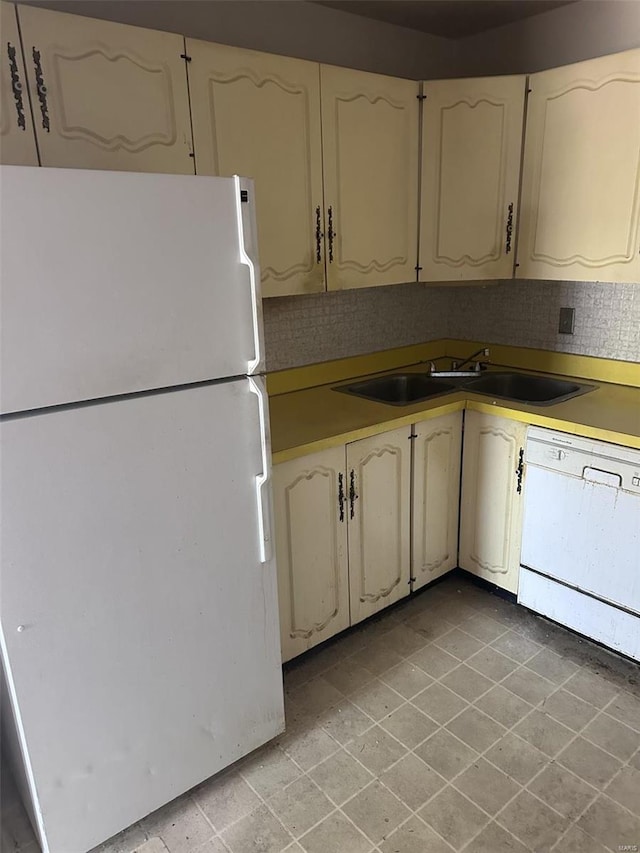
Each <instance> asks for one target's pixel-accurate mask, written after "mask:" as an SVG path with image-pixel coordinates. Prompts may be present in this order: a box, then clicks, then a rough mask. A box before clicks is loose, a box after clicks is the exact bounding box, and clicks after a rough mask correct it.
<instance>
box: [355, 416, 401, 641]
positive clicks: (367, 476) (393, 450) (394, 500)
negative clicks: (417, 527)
mask: <svg viewBox="0 0 640 853" xmlns="http://www.w3.org/2000/svg"><path fill="white" fill-rule="evenodd" d="M410 434H411V430H410V428H409V427H403V428H401V429H397V430H393V431H392V432H385V433H382V434H381V435H375V436H373V437H372V438H365V439H362V440H361V441H356V442H353V443H352V444H348V445H347V475H348V482H347V484H346V486H347V499H348V516H349V586H350V590H351V624H355V623H356V622H360V621H361V620H362V619H365V618H366V617H367V616H371V614H372V613H376V612H377V611H378V610H382V609H383V608H384V607H387V606H388V605H389V604H393V603H394V602H395V601H398V600H399V599H400V598H403V597H404V596H405V595H408V594H409V582H410V574H411V572H410V553H409V552H410V498H411V488H410V477H411V441H410V440H409V437H410Z"/></svg>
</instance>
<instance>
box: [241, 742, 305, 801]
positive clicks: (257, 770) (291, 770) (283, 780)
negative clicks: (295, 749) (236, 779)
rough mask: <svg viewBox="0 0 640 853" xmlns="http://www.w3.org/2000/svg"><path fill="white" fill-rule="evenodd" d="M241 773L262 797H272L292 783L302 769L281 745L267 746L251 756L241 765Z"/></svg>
mask: <svg viewBox="0 0 640 853" xmlns="http://www.w3.org/2000/svg"><path fill="white" fill-rule="evenodd" d="M240 773H241V774H242V777H243V778H244V780H245V781H246V782H248V783H249V784H250V785H251V787H252V788H253V789H254V790H255V791H257V792H258V794H260V796H261V797H270V796H272V795H273V794H275V793H277V792H278V791H281V790H282V789H283V788H284V787H286V786H287V785H289V784H291V782H293V781H294V780H295V779H297V778H298V776H300V774H301V773H302V771H301V770H300V768H299V767H298V766H297V765H296V764H294V762H293V761H292V760H291V759H290V758H289V756H288V755H285V754H284V752H282V750H281V749H280V748H279V747H277V746H267V747H265V748H263V749H261V750H259V751H258V752H257V753H255V754H254V755H252V756H250V758H249V759H248V760H247V761H246V762H245V763H243V764H242V765H241V766H240Z"/></svg>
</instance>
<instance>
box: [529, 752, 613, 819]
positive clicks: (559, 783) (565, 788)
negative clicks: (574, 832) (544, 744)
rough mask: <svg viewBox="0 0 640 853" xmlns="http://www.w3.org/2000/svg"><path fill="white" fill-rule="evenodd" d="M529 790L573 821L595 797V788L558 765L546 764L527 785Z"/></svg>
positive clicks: (596, 792)
mask: <svg viewBox="0 0 640 853" xmlns="http://www.w3.org/2000/svg"><path fill="white" fill-rule="evenodd" d="M528 788H529V790H530V791H531V792H532V793H533V794H535V795H536V796H537V797H539V798H540V799H541V800H544V801H545V803H547V805H549V806H551V808H553V809H555V810H556V811H557V812H560V814H562V815H564V816H565V817H568V818H570V819H571V820H575V818H577V817H579V816H580V815H581V814H582V812H583V811H584V810H585V809H586V807H587V806H588V805H589V803H590V802H591V800H593V799H594V797H596V796H597V794H598V791H597V789H596V788H593V787H591V785H587V783H586V782H584V781H583V780H582V779H579V778H578V777H577V776H576V775H574V774H573V773H570V772H569V771H568V770H566V769H565V768H564V767H561V766H560V765H559V764H554V763H550V764H548V765H547V766H546V767H545V768H544V770H543V771H542V773H540V775H539V776H537V777H536V778H535V779H534V780H533V781H532V782H530V783H529V785H528Z"/></svg>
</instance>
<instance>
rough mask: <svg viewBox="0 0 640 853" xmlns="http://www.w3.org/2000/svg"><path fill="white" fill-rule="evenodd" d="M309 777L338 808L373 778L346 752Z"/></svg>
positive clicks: (310, 772) (317, 768) (340, 753)
mask: <svg viewBox="0 0 640 853" xmlns="http://www.w3.org/2000/svg"><path fill="white" fill-rule="evenodd" d="M309 776H310V777H311V778H312V779H313V781H314V782H315V783H316V784H317V785H319V786H320V788H322V790H323V791H324V792H325V794H327V796H328V797H330V798H331V799H332V800H333V802H334V803H335V804H336V805H337V806H341V805H342V804H343V803H344V802H345V800H348V799H349V797H352V796H353V795H354V794H357V793H358V791H359V790H361V788H364V787H365V785H368V784H369V782H371V781H372V779H373V777H372V775H371V773H369V771H368V770H366V769H365V768H364V767H363V766H362V764H360V763H359V762H358V761H356V760H355V759H354V758H352V757H351V756H350V755H349V754H348V753H346V752H345V751H344V750H340V752H337V753H336V754H335V755H332V756H331V758H327V760H326V761H323V762H322V764H319V765H318V766H317V767H314V768H313V770H311V771H309Z"/></svg>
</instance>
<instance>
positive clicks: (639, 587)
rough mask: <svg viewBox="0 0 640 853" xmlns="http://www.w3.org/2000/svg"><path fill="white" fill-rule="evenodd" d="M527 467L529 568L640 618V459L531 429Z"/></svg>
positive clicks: (524, 558)
mask: <svg viewBox="0 0 640 853" xmlns="http://www.w3.org/2000/svg"><path fill="white" fill-rule="evenodd" d="M545 432H546V434H545ZM541 434H542V435H541ZM554 439H555V440H554ZM526 460H527V487H526V493H525V505H524V522H523V535H522V552H521V563H522V565H523V566H525V567H528V568H530V569H533V570H534V571H536V572H539V573H540V574H543V575H546V576H547V577H549V578H552V579H554V580H557V581H560V582H561V583H563V584H566V585H568V586H570V587H573V588H574V589H578V590H580V591H582V592H586V593H588V594H590V595H592V596H595V597H596V598H599V599H601V600H603V601H606V602H611V603H612V604H615V605H616V606H618V607H621V608H623V609H625V610H628V611H631V612H632V613H638V614H640V453H638V452H637V451H629V450H627V449H626V448H619V447H617V446H616V445H611V444H604V443H600V442H592V441H589V440H585V439H575V438H573V437H572V436H567V435H564V434H557V433H553V432H551V431H544V430H535V431H534V430H531V431H530V433H529V438H528V441H527V450H526Z"/></svg>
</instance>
